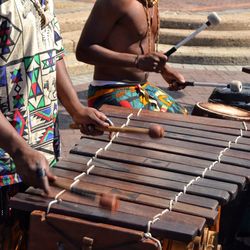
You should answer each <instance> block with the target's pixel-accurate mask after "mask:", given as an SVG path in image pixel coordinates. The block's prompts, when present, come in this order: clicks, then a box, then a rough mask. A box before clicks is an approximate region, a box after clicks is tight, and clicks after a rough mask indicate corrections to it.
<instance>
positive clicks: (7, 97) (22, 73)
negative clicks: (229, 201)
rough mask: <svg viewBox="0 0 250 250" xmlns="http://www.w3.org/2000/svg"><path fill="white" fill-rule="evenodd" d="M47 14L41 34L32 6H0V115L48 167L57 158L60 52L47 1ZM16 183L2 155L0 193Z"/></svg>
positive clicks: (12, 1) (26, 2) (24, 2)
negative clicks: (45, 159)
mask: <svg viewBox="0 0 250 250" xmlns="http://www.w3.org/2000/svg"><path fill="white" fill-rule="evenodd" d="M41 5H42V7H44V6H43V5H44V0H43V1H41ZM47 13H49V14H50V15H49V17H51V19H50V20H51V21H50V22H49V24H48V25H47V26H46V27H45V28H43V29H42V28H41V17H40V16H39V15H38V12H37V10H36V8H35V6H34V3H33V1H31V0H9V1H0V110H1V112H2V113H3V114H4V115H5V117H6V118H7V119H8V121H9V122H10V123H11V124H12V126H13V127H14V128H15V129H16V130H17V132H18V133H19V134H20V135H21V136H22V137H23V138H24V139H25V140H26V141H27V143H28V144H29V145H30V146H32V147H33V148H35V149H37V150H39V151H41V152H42V153H43V154H44V155H45V156H46V158H47V159H48V161H49V162H50V164H51V165H52V164H53V163H54V162H55V159H56V157H57V156H58V153H59V148H58V147H59V137H58V126H56V125H55V124H56V122H57V113H58V103H57V93H56V86H55V84H56V61H57V60H60V59H61V58H62V56H63V47H62V38H61V36H60V31H59V25H58V22H57V19H56V18H55V16H54V6H53V1H51V0H50V1H49V6H48V12H47ZM55 152H56V154H55ZM20 181H21V179H20V177H19V176H18V175H17V174H16V173H15V166H14V163H13V161H12V159H11V158H10V157H9V155H8V154H7V153H5V152H4V151H3V150H2V149H0V187H1V186H4V185H10V184H14V183H18V182H20Z"/></svg>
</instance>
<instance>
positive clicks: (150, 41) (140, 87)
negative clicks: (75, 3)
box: [76, 0, 187, 113]
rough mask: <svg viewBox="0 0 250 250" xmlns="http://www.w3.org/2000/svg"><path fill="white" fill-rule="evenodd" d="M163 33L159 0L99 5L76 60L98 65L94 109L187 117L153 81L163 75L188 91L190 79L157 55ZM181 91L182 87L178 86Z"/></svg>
mask: <svg viewBox="0 0 250 250" xmlns="http://www.w3.org/2000/svg"><path fill="white" fill-rule="evenodd" d="M158 32H159V16H158V1H157V0H119V1H117V0H97V1H96V2H95V5H94V7H93V9H92V12H91V14H90V16H89V18H88V20H87V22H86V25H85V27H84V29H83V31H82V34H81V37H80V40H79V43H78V46H77V51H76V57H77V59H78V60H79V61H82V62H85V63H88V64H93V65H95V71H94V80H93V82H91V84H90V86H89V91H88V104H89V106H91V107H95V108H97V109H98V108H100V107H101V106H102V105H103V104H111V105H117V106H125V107H132V108H143V109H149V110H156V111H167V112H173V113H186V112H187V111H186V110H185V109H184V108H183V107H181V106H180V105H179V104H178V103H176V101H175V100H174V99H173V98H172V97H171V96H169V95H168V94H167V93H165V92H164V91H162V90H161V89H159V88H158V87H156V86H155V85H154V84H152V83H150V82H148V81H147V77H148V72H157V73H160V74H161V75H162V76H163V78H164V79H165V80H166V82H168V83H169V84H170V87H171V83H173V82H177V83H178V84H175V86H178V88H179V89H182V88H183V87H184V84H183V83H184V82H185V80H184V78H183V76H182V75H181V74H179V73H178V72H176V71H174V70H173V69H171V68H170V67H169V66H168V65H167V64H166V62H167V59H168V58H167V57H166V56H165V55H164V54H163V53H160V52H155V43H156V41H157V38H158ZM175 88H177V87H175Z"/></svg>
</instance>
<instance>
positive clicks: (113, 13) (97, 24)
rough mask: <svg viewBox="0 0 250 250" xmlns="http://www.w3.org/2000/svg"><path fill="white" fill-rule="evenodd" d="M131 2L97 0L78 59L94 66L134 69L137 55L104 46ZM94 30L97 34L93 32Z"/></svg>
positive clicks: (82, 40) (77, 53)
mask: <svg viewBox="0 0 250 250" xmlns="http://www.w3.org/2000/svg"><path fill="white" fill-rule="evenodd" d="M130 2H131V1H130V0H119V1H117V0H97V1H96V3H95V5H94V7H93V9H92V11H91V13H90V16H89V18H88V20H87V22H86V24H85V27H84V29H83V31H82V34H81V36H80V40H79V42H78V45H77V49H76V57H77V59H78V60H79V61H83V62H86V63H89V64H94V65H110V66H122V67H134V66H135V60H136V55H134V54H129V53H119V52H116V51H113V50H111V49H107V48H105V47H104V46H103V43H104V42H105V40H106V39H107V37H108V35H109V34H110V33H111V31H112V29H113V27H114V25H115V24H116V22H117V21H118V20H119V19H120V18H121V17H122V16H123V15H124V14H125V12H126V8H127V6H128V5H129V4H130ZM93 30H94V31H95V32H93Z"/></svg>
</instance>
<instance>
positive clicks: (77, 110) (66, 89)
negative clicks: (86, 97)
mask: <svg viewBox="0 0 250 250" xmlns="http://www.w3.org/2000/svg"><path fill="white" fill-rule="evenodd" d="M56 67H57V69H56V78H57V80H56V86H57V94H58V98H59V100H60V101H61V103H62V104H63V106H64V107H65V108H66V110H67V111H68V112H69V114H70V115H71V117H72V119H73V120H74V122H75V123H76V124H80V125H81V132H82V133H84V134H92V135H100V134H102V133H103V132H101V131H99V130H94V129H93V128H94V126H91V129H90V127H89V126H88V125H97V126H101V127H107V126H109V124H108V123H106V122H105V121H106V120H107V117H106V116H105V115H104V114H103V113H101V112H99V111H98V110H96V109H94V108H86V107H84V106H83V105H82V104H81V102H80V100H79V98H78V96H77V93H76V91H75V89H74V88H73V86H72V83H71V80H70V77H69V75H68V72H67V69H66V66H65V62H64V60H63V59H61V60H59V61H57V64H56ZM90 130H91V131H90Z"/></svg>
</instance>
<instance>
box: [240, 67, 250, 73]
mask: <svg viewBox="0 0 250 250" xmlns="http://www.w3.org/2000/svg"><path fill="white" fill-rule="evenodd" d="M242 72H245V73H248V74H250V67H243V68H242Z"/></svg>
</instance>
